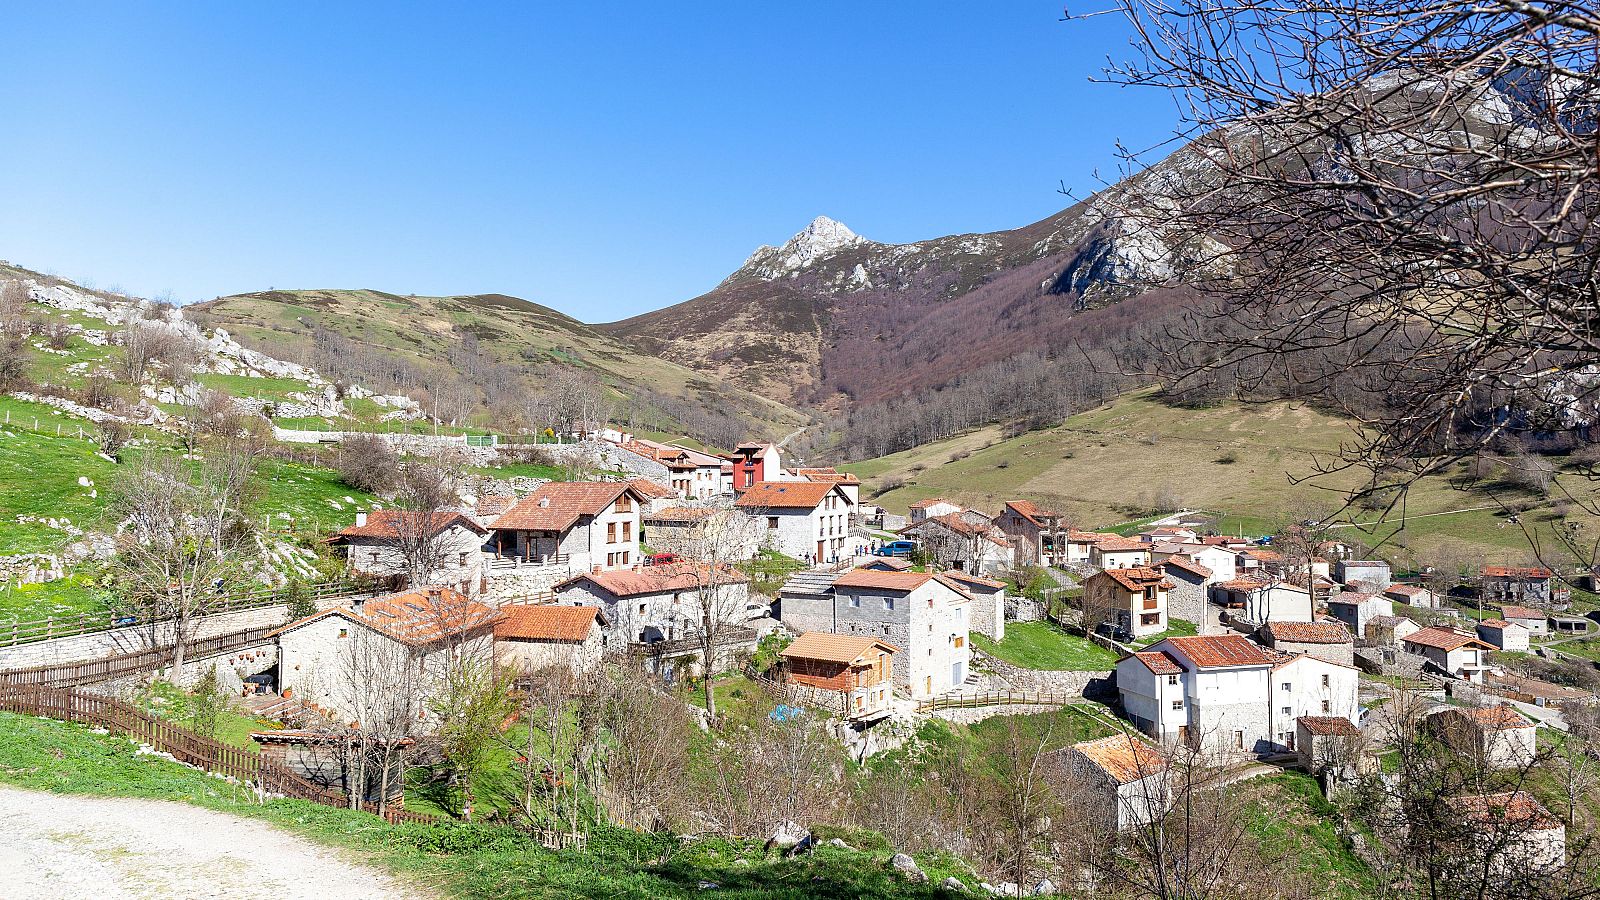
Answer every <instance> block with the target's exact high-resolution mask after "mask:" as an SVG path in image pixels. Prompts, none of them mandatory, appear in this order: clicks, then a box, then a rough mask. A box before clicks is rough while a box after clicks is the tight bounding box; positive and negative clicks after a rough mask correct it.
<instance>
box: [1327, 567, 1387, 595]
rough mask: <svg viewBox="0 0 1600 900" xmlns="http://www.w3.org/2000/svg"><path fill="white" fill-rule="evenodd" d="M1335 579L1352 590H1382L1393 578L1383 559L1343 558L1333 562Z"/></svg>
mask: <svg viewBox="0 0 1600 900" xmlns="http://www.w3.org/2000/svg"><path fill="white" fill-rule="evenodd" d="M1333 578H1334V580H1335V581H1337V582H1339V583H1340V584H1342V585H1344V586H1345V587H1347V588H1349V589H1351V590H1367V591H1382V590H1383V589H1384V588H1386V587H1388V586H1389V584H1390V582H1391V581H1392V580H1393V578H1392V576H1391V574H1390V570H1389V564H1388V563H1386V562H1384V561H1383V560H1381V559H1341V560H1339V561H1337V562H1335V563H1334V564H1333Z"/></svg>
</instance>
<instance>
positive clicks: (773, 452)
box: [729, 443, 784, 493]
mask: <svg viewBox="0 0 1600 900" xmlns="http://www.w3.org/2000/svg"><path fill="white" fill-rule="evenodd" d="M778 457H779V450H778V447H777V445H776V444H754V443H752V444H740V445H739V446H738V447H736V448H734V451H733V452H732V453H731V454H729V458H730V459H731V460H732V461H733V490H734V491H735V492H736V493H742V492H743V491H744V489H745V488H748V487H750V486H752V485H755V484H758V483H760V482H763V481H782V480H784V477H783V464H782V462H781V461H780V460H779V458H778Z"/></svg>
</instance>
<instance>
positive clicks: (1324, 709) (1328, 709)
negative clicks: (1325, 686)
mask: <svg viewBox="0 0 1600 900" xmlns="http://www.w3.org/2000/svg"><path fill="white" fill-rule="evenodd" d="M1330 712H1333V709H1332V708H1331V707H1330V706H1329V705H1328V701H1326V700H1324V701H1322V713H1323V715H1327V714H1328V713H1330Z"/></svg>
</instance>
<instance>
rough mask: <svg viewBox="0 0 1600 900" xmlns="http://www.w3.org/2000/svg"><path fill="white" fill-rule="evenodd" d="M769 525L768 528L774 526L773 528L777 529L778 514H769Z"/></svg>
mask: <svg viewBox="0 0 1600 900" xmlns="http://www.w3.org/2000/svg"><path fill="white" fill-rule="evenodd" d="M767 527H768V528H772V529H776V528H777V527H778V517H777V516H767Z"/></svg>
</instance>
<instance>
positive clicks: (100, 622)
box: [0, 581, 370, 647]
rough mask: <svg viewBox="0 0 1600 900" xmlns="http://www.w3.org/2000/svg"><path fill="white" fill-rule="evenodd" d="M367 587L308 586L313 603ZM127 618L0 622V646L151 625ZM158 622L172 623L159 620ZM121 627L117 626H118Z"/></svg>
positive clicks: (243, 601) (216, 608) (252, 594)
mask: <svg viewBox="0 0 1600 900" xmlns="http://www.w3.org/2000/svg"><path fill="white" fill-rule="evenodd" d="M368 590H370V586H369V585H366V584H363V583H361V582H354V581H324V582H320V583H318V584H313V585H310V586H309V589H308V594H309V596H310V597H311V599H312V600H314V601H318V600H337V599H339V598H342V597H353V596H356V595H358V594H362V593H366V592H367V591H368ZM288 600H289V592H288V591H287V590H284V589H281V588H279V589H265V588H263V589H261V590H255V591H246V592H244V593H242V594H234V595H232V596H229V597H225V598H223V599H221V600H218V601H216V602H215V603H210V604H207V608H206V615H215V614H217V613H229V612H239V611H242V610H247V609H260V608H261V607H263V606H277V605H278V604H280V603H287V602H288ZM128 618H129V617H126V616H124V615H122V614H120V613H112V612H93V613H81V614H79V615H75V616H50V617H48V618H44V619H30V620H26V621H15V622H0V647H14V646H16V645H18V644H31V643H36V642H38V641H52V640H55V639H56V638H64V637H73V636H74V635H80V634H96V633H99V632H102V631H114V630H116V629H118V628H141V627H149V626H150V625H151V624H152V623H151V622H135V623H131V624H130V623H129V622H128V621H127V620H128ZM160 621H163V622H165V621H171V620H170V619H162V620H160ZM119 622H120V623H122V624H118V623H119Z"/></svg>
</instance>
